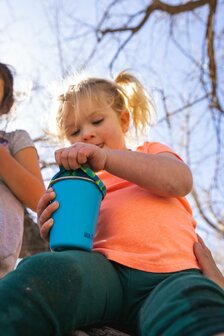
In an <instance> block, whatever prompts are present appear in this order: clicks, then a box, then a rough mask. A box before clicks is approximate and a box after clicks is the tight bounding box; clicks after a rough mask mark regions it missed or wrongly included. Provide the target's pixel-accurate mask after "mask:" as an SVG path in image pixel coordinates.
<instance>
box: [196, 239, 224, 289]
mask: <svg viewBox="0 0 224 336" xmlns="http://www.w3.org/2000/svg"><path fill="white" fill-rule="evenodd" d="M197 236H198V242H196V243H195V244H194V253H195V256H196V258H197V260H198V263H199V265H200V267H201V270H202V272H203V274H204V275H205V276H207V277H208V278H209V279H211V280H213V281H214V282H216V283H217V284H218V285H219V286H220V287H222V288H224V276H223V275H222V273H221V271H220V270H219V268H218V267H217V265H216V263H215V260H214V259H213V256H212V253H211V251H210V250H209V249H208V248H207V246H206V245H205V243H204V241H203V240H202V238H201V237H200V236H199V235H197Z"/></svg>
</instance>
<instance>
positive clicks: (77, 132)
mask: <svg viewBox="0 0 224 336" xmlns="http://www.w3.org/2000/svg"><path fill="white" fill-rule="evenodd" d="M79 132H80V130H77V131H74V132H73V133H72V134H71V136H77V135H79Z"/></svg>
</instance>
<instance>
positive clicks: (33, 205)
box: [0, 145, 45, 211]
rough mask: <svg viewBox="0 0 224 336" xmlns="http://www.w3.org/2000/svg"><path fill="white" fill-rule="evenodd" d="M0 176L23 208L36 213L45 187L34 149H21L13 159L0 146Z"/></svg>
mask: <svg viewBox="0 0 224 336" xmlns="http://www.w3.org/2000/svg"><path fill="white" fill-rule="evenodd" d="M0 176H1V178H2V179H3V181H4V182H5V184H6V185H7V186H8V187H9V189H10V190H11V191H12V193H14V194H15V196H16V197H17V198H18V199H19V200H20V201H21V202H22V203H23V204H24V205H25V206H27V207H28V208H30V209H32V210H33V211H36V209H37V204H38V201H39V199H40V197H41V195H42V194H43V192H44V191H45V187H44V183H43V179H42V176H41V171H40V168H39V162H38V156H37V152H36V150H35V148H33V147H28V148H25V149H22V150H20V151H19V152H18V153H16V155H15V157H13V156H12V155H11V154H10V153H9V152H8V150H7V149H6V148H5V147H4V146H1V145H0Z"/></svg>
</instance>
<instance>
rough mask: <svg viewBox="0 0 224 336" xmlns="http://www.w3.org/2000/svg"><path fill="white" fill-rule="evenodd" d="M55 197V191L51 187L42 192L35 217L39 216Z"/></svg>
mask: <svg viewBox="0 0 224 336" xmlns="http://www.w3.org/2000/svg"><path fill="white" fill-rule="evenodd" d="M54 198H55V192H54V190H53V189H52V188H49V189H48V190H46V191H45V192H44V194H43V195H42V197H41V199H40V200H39V202H38V205H37V217H40V216H41V214H42V212H43V211H44V209H45V208H46V207H47V206H48V204H49V203H50V202H52V201H53V199H54Z"/></svg>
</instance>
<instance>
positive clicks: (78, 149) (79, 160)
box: [55, 142, 107, 171]
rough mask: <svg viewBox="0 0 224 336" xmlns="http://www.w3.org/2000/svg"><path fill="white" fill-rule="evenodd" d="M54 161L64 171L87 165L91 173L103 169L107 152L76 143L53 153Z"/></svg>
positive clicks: (89, 145)
mask: <svg viewBox="0 0 224 336" xmlns="http://www.w3.org/2000/svg"><path fill="white" fill-rule="evenodd" d="M55 160H56V162H57V164H58V165H59V166H63V167H64V168H65V169H67V170H69V169H74V170H75V169H78V168H79V167H80V166H81V165H83V164H86V165H88V166H89V167H90V168H91V169H92V170H93V171H99V170H102V169H104V168H105V165H106V161H107V151H106V150H105V149H103V148H100V147H98V146H96V145H92V144H86V143H83V142H77V143H76V144H74V145H72V146H70V147H68V148H61V149H58V150H56V151H55Z"/></svg>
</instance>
